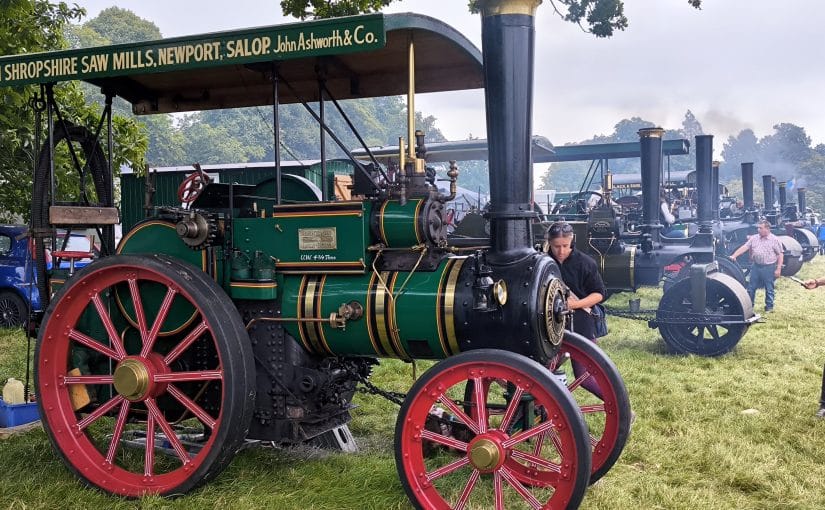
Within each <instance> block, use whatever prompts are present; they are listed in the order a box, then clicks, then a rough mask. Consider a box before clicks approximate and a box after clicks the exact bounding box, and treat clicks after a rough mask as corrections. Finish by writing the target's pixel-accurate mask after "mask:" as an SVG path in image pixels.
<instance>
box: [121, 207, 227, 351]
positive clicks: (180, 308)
mask: <svg viewBox="0 0 825 510" xmlns="http://www.w3.org/2000/svg"><path fill="white" fill-rule="evenodd" d="M117 253H123V254H128V253H133V254H139V253H143V254H153V253H164V254H167V255H171V256H173V257H175V258H177V259H179V260H182V261H184V262H188V263H189V264H192V265H193V266H195V267H198V268H200V269H201V270H202V271H206V270H207V267H206V252H205V251H203V250H201V251H194V250H191V249H190V248H189V247H187V246H186V245H185V244H183V241H181V240H180V238H179V237H178V235H177V233H176V232H175V225H174V224H172V223H170V222H166V221H159V220H150V221H146V222H144V223H141V224H139V225H137V226H136V227H135V228H134V229H132V231H131V232H129V233H128V234H127V235H126V236H124V237H123V239H121V241H120V244H119V245H118V247H117ZM215 259H216V261H215V267H213V268H212V269H213V271H214V274H222V273H221V272H218V271H222V269H223V261H222V260H221V261H220V262H219V260H220V259H222V257H220V256H216V257H215ZM218 264H220V266H218ZM166 292H167V288H166V287H165V286H163V285H160V284H156V283H152V282H143V283H141V287H140V293H141V296H142V297H143V306H144V312H145V313H146V318H147V319H146V320H147V321H148V324H152V322H153V321H154V318H155V317H156V316H157V313H158V311H159V309H160V306H161V303H162V302H163V299H164V296H166ZM115 301H116V303H117V306H118V308H119V309H120V311H121V313H122V314H123V315H124V316H125V317H126V319H127V320H128V321H129V323H130V324H131V325H132V326H135V325H136V324H137V321H136V316H135V311H134V305H133V304H132V298H131V296H130V293H129V289H128V288H122V289H121V288H117V289H116V291H115ZM195 315H197V311H196V310H195V308H194V307H193V306H192V304H191V303H189V302H188V301H187V300H185V299H182V298H180V297H176V298H175V299H174V301H173V302H172V307H171V309H170V311H169V317H168V318H167V320H166V321H165V322H164V323H163V328H162V329H161V332H160V334H161V335H169V334H173V333H175V332H177V331H180V330H181V329H183V328H184V327H185V326H186V325H188V324H189V323H191V321H193V320H194V319H195Z"/></svg>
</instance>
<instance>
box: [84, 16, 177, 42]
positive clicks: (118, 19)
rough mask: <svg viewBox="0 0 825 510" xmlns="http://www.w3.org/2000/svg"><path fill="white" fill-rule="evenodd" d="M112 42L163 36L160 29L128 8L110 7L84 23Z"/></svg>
mask: <svg viewBox="0 0 825 510" xmlns="http://www.w3.org/2000/svg"><path fill="white" fill-rule="evenodd" d="M83 26H84V27H85V28H87V29H90V30H93V31H94V32H96V33H97V34H99V35H100V36H101V37H103V38H104V39H107V40H108V41H109V43H110V44H121V43H130V42H140V41H151V40H154V39H160V38H161V37H162V35H161V33H160V29H159V28H158V27H157V25H155V24H154V23H152V22H151V21H148V20H145V19H143V18H141V17H140V16H138V15H136V14H135V13H133V12H132V11H130V10H128V9H121V8H120V7H109V8H108V9H103V10H102V11H100V14H98V15H97V16H96V17H94V18H92V19H91V20H89V21H87V22H86V23H84V25H83Z"/></svg>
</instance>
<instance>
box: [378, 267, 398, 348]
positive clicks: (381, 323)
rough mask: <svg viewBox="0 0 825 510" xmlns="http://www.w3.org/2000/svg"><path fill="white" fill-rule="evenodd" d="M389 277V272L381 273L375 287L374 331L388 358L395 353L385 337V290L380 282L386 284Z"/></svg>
mask: <svg viewBox="0 0 825 510" xmlns="http://www.w3.org/2000/svg"><path fill="white" fill-rule="evenodd" d="M389 277H390V273H389V271H384V272H382V273H381V279H380V280H379V281H378V282H377V283H376V285H375V329H376V330H377V331H376V333H378V340H379V341H380V342H381V347H383V348H384V352H386V353H387V355H388V356H390V355H392V353H393V352H394V351H395V350H394V349H393V348H392V345H391V344H390V339H389V338H388V337H387V309H386V300H387V289H386V287H385V286H384V284H383V283H381V281H384V282H386V281H387V278H389Z"/></svg>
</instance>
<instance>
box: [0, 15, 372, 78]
mask: <svg viewBox="0 0 825 510" xmlns="http://www.w3.org/2000/svg"><path fill="white" fill-rule="evenodd" d="M385 40H386V38H385V32H384V17H383V16H382V15H380V14H371V15H365V16H354V17H350V18H338V19H329V20H319V21H311V22H305V23H292V24H286V25H278V26H272V27H262V28H255V29H248V30H236V31H231V32H217V33H213V34H205V35H198V36H192V37H176V38H172V39H163V40H160V41H151V42H142V43H132V44H119V45H114V46H102V47H97V48H87V49H82V50H68V51H55V52H47V53H36V54H31V55H19V56H9V57H0V85H27V84H31V83H48V82H57V81H66V80H89V79H93V78H102V77H109V76H127V75H133V74H147V73H159V72H168V71H180V70H189V69H200V68H208V67H218V66H227V65H240V64H250V63H254V62H270V61H272V60H289V59H297V58H306V57H314V56H320V55H340V54H343V53H354V52H359V51H367V50H373V49H377V48H381V47H383V46H384V44H385Z"/></svg>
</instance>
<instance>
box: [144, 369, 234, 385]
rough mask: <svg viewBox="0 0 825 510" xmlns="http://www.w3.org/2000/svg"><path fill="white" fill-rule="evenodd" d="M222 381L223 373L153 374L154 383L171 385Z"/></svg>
mask: <svg viewBox="0 0 825 510" xmlns="http://www.w3.org/2000/svg"><path fill="white" fill-rule="evenodd" d="M214 380H218V381H222V380H223V371H221V370H203V371H201V372H172V373H170V374H155V377H154V381H155V382H156V383H165V382H166V383H173V382H184V381H214Z"/></svg>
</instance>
